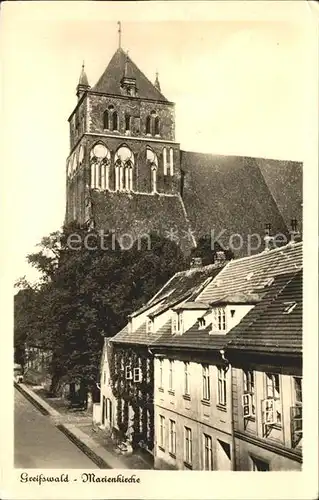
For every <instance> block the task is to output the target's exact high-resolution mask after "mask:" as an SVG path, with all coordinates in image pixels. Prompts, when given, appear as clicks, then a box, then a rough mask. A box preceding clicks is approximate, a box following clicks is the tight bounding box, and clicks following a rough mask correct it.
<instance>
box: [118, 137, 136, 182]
mask: <svg viewBox="0 0 319 500" xmlns="http://www.w3.org/2000/svg"><path fill="white" fill-rule="evenodd" d="M133 168H134V155H133V153H132V151H131V150H130V149H129V148H128V147H127V146H121V147H120V148H119V149H118V150H117V152H116V153H115V189H116V190H119V191H132V190H133Z"/></svg>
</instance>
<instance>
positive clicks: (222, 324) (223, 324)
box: [217, 308, 226, 330]
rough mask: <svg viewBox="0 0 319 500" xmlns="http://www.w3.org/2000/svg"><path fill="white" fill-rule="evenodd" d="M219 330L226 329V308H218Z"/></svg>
mask: <svg viewBox="0 0 319 500" xmlns="http://www.w3.org/2000/svg"><path fill="white" fill-rule="evenodd" d="M217 316H218V330H226V312H225V309H224V308H218V310H217Z"/></svg>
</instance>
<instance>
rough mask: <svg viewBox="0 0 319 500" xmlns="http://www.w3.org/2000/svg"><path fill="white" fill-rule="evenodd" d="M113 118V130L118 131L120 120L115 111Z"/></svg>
mask: <svg viewBox="0 0 319 500" xmlns="http://www.w3.org/2000/svg"><path fill="white" fill-rule="evenodd" d="M112 118H113V130H118V119H117V112H116V111H114V113H113V117H112Z"/></svg>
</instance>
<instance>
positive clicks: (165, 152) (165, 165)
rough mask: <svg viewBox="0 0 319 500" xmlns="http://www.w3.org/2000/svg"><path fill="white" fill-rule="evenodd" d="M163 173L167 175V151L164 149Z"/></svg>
mask: <svg viewBox="0 0 319 500" xmlns="http://www.w3.org/2000/svg"><path fill="white" fill-rule="evenodd" d="M163 171H164V175H167V149H166V148H163Z"/></svg>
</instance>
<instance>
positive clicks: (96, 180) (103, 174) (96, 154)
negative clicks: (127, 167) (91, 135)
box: [90, 143, 111, 189]
mask: <svg viewBox="0 0 319 500" xmlns="http://www.w3.org/2000/svg"><path fill="white" fill-rule="evenodd" d="M110 158H111V153H110V151H109V150H108V149H107V147H106V146H104V144H101V143H99V144H96V145H95V146H94V147H93V148H92V149H91V153H90V165H91V187H92V188H93V189H94V188H100V189H109V165H110Z"/></svg>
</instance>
